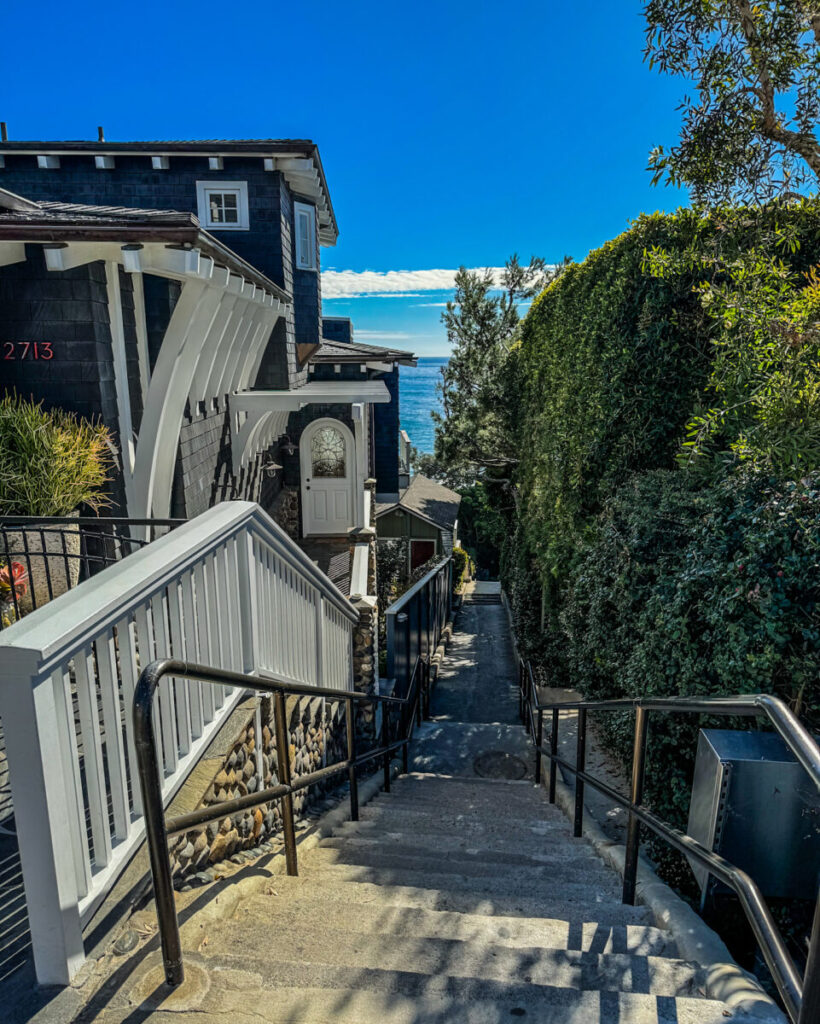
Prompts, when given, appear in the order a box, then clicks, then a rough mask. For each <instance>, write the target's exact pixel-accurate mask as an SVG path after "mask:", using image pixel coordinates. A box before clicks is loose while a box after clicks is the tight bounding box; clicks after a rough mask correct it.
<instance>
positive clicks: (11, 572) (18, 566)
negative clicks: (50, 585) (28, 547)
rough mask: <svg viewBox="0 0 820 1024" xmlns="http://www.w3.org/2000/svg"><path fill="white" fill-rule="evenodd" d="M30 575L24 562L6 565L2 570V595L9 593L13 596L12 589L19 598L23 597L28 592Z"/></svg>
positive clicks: (0, 581)
mask: <svg viewBox="0 0 820 1024" xmlns="http://www.w3.org/2000/svg"><path fill="white" fill-rule="evenodd" d="M27 579H28V574H27V573H26V567H25V566H24V565H23V563H22V562H12V563H11V565H10V566H9V565H4V566H2V567H1V568H0V594H3V593H5V592H6V591H8V593H9V594H11V590H12V587H14V593H15V594H16V595H17V597H22V596H23V594H25V592H26V591H27V590H28V584H27V582H26V581H27Z"/></svg>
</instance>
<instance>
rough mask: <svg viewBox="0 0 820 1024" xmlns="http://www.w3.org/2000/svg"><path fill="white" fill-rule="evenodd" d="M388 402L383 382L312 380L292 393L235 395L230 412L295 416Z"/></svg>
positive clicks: (248, 392) (238, 393)
mask: <svg viewBox="0 0 820 1024" xmlns="http://www.w3.org/2000/svg"><path fill="white" fill-rule="evenodd" d="M389 401H390V392H389V391H388V390H387V385H386V384H385V383H384V381H383V380H360V381H354V380H350V381H348V380H338V381H337V380H329V381H324V380H323V381H315V380H314V381H311V382H310V383H309V384H305V385H304V387H301V388H297V389H296V390H295V391H237V392H235V393H234V394H233V395H232V396H231V408H232V409H233V410H234V411H235V412H247V413H252V412H259V411H262V412H264V411H273V410H276V409H283V410H284V409H287V410H289V411H291V412H295V411H296V410H298V409H299V408H300V407H301V406H303V405H352V404H353V403H355V402H375V403H382V402H389Z"/></svg>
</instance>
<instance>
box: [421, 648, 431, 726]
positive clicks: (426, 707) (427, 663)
mask: <svg viewBox="0 0 820 1024" xmlns="http://www.w3.org/2000/svg"><path fill="white" fill-rule="evenodd" d="M423 671H424V675H423V677H422V678H423V680H424V720H425V721H428V720H429V718H430V676H431V672H430V658H429V655H428V657H427V658H426V659H425V661H424V669H423Z"/></svg>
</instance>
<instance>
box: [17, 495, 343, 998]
mask: <svg viewBox="0 0 820 1024" xmlns="http://www.w3.org/2000/svg"><path fill="white" fill-rule="evenodd" d="M356 621H357V614H356V611H355V609H354V608H353V606H352V605H351V604H350V602H349V601H348V600H347V599H346V598H345V597H344V596H343V595H342V593H341V592H340V591H339V590H338V589H337V588H336V587H335V586H334V585H333V584H332V583H331V582H330V580H328V579H327V577H326V576H325V575H324V574H323V573H322V572H320V571H319V569H317V568H316V566H315V565H314V564H313V563H312V562H311V561H310V559H308V557H307V556H306V555H305V554H304V552H302V551H301V550H300V549H299V548H298V547H297V546H296V545H295V544H294V542H293V541H292V540H291V539H290V538H289V537H288V536H287V535H286V534H285V533H284V532H283V531H282V530H281V529H280V528H279V527H278V526H276V525H275V524H274V523H273V521H272V520H271V519H270V518H269V517H268V516H267V515H266V514H265V513H264V512H263V511H262V510H261V509H260V508H259V506H258V505H254V504H251V503H249V502H225V503H223V504H221V505H217V506H216V507H215V508H212V509H210V510H209V511H208V512H206V513H204V514H203V515H201V516H199V517H198V518H196V519H193V520H191V521H190V522H189V523H187V524H185V525H184V526H181V527H180V528H179V529H177V530H176V531H175V532H173V533H170V534H168V535H167V536H165V537H162V538H161V539H159V540H157V541H155V542H154V543H152V544H150V545H148V546H147V547H145V548H143V549H142V550H141V551H139V552H137V553H135V554H133V555H131V556H130V557H129V558H127V559H126V560H124V561H122V562H120V563H118V564H117V565H113V566H111V567H109V568H107V569H105V570H104V571H103V572H102V573H100V574H99V575H97V576H95V577H93V578H92V579H90V580H87V581H86V582H84V583H82V584H80V586H78V587H77V588H76V589H74V590H71V591H69V592H68V593H66V594H63V595H62V596H61V597H59V598H57V599H56V600H54V601H52V602H51V603H50V604H48V605H46V606H45V607H43V608H41V609H38V610H37V611H35V612H33V613H31V614H30V615H28V616H26V617H25V618H24V619H22V620H21V621H20V622H17V623H15V624H14V625H13V626H11V627H10V628H8V629H5V630H3V632H2V633H0V719H2V722H3V729H4V733H5V739H6V752H7V756H8V761H9V770H10V777H11V788H12V798H13V801H14V811H15V820H16V826H17V834H18V838H19V843H20V856H21V862H22V868H23V880H24V884H25V892H26V901H27V904H28V912H29V922H30V926H31V934H32V944H33V950H34V959H35V967H36V970H37V977H38V980H39V981H40V983H41V984H66V983H67V982H68V981H70V979H71V977H72V976H73V975H74V974H75V973H76V971H77V969H78V968H79V966H80V965H81V964H82V962H83V959H84V952H83V942H82V927H83V925H84V924H85V923H86V922H87V921H88V920H89V919H90V917H91V915H92V914H93V913H94V910H95V909H96V908H97V907H98V906H99V904H100V902H101V901H102V899H103V898H104V897H105V895H106V893H107V892H108V891H109V890H110V889H111V887H112V885H113V883H114V881H115V880H116V878H117V876H118V874H119V873H120V872H121V870H122V869H123V867H124V866H125V864H126V863H127V861H128V859H129V858H130V856H131V855H132V854H133V852H134V851H135V849H136V848H137V846H138V845H139V843H140V842H141V840H142V838H143V833H144V822H143V818H142V813H141V806H140V793H139V785H138V781H137V767H136V758H135V752H134V737H133V732H132V720H131V704H132V697H133V693H134V687H135V684H136V681H137V678H138V675H139V672H140V669H141V667H144V666H145V665H146V664H148V663H149V662H150V661H152V660H153V659H154V658H159V657H166V656H168V657H170V656H173V657H175V658H182V659H184V660H187V661H195V662H199V663H202V664H206V665H215V666H217V667H220V668H226V669H233V670H235V671H241V672H257V673H259V674H262V675H264V674H265V673H272V674H275V675H276V676H277V677H278V678H280V679H284V680H286V681H293V682H299V683H308V684H314V685H322V686H327V687H332V688H334V689H339V690H346V689H349V688H351V687H352V631H353V626H354V623H355V622H356ZM242 696H243V693H242V691H240V690H233V689H230V688H227V687H226V688H224V690H223V689H220V688H216V687H213V686H207V685H204V684H200V683H191V682H187V681H183V680H173V679H169V680H165V681H164V682H163V683H162V686H161V689H160V693H159V696H158V700H157V703H156V715H157V726H158V728H157V734H158V736H159V737H161V751H160V753H161V757H162V763H163V767H164V772H165V778H164V785H163V796H164V798H165V800H166V802H168V801H170V799H171V798H172V796H173V795H174V793H175V792H176V791H177V790H178V789H179V787H180V786H181V785H182V783H183V781H184V780H185V778H186V776H187V775H188V773H189V772H190V770H191V769H192V768H193V766H194V765H195V764H196V762H197V760H198V759H199V757H200V756H201V754H202V753H203V752H204V751H205V749H206V748H207V746H208V744H209V743H210V741H211V740H212V738H213V736H214V735H215V733H216V732H217V730H218V729H219V728H220V726H221V725H222V723H223V722H224V720H225V718H226V717H227V716H228V714H229V713H230V711H231V710H232V708H233V707H234V706H235V705H236V704H237V702H238V701H239V700H240V699H241V698H242Z"/></svg>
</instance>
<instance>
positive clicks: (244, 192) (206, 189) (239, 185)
mask: <svg viewBox="0 0 820 1024" xmlns="http://www.w3.org/2000/svg"><path fill="white" fill-rule="evenodd" d="M211 192H220V193H225V192H235V193H236V196H237V204H236V207H237V214H238V217H239V220H238V222H237V223H236V224H225V223H223V222H221V221H217V222H214V221H212V220H211V204H210V201H209V200H210V194H211ZM196 205H197V213H198V216H199V220H200V223H201V224H202V226H203V228H205V229H206V230H207V231H247V230H249V228H250V217H249V216H248V183H247V181H198V182H197V183H196Z"/></svg>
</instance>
